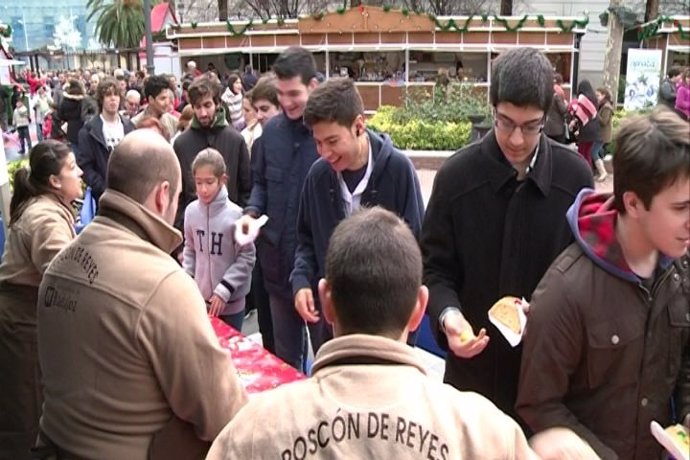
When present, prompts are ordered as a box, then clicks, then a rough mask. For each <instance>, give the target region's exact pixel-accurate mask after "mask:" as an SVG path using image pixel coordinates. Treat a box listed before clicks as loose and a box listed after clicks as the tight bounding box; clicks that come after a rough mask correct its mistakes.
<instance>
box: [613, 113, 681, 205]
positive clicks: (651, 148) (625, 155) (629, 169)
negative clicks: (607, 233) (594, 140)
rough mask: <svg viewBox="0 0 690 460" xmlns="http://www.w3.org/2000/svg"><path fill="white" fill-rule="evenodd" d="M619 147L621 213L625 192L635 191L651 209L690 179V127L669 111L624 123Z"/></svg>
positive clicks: (616, 178)
mask: <svg viewBox="0 0 690 460" xmlns="http://www.w3.org/2000/svg"><path fill="white" fill-rule="evenodd" d="M615 144H616V151H615V152H614V155H613V170H614V172H615V174H614V175H613V195H614V207H615V208H616V210H618V212H619V213H621V214H625V205H624V203H623V194H624V193H625V192H629V191H630V192H635V194H636V195H637V196H638V197H639V198H640V200H642V203H643V204H644V206H645V208H646V209H649V206H650V205H651V204H652V199H653V198H654V197H655V196H656V195H657V194H659V193H660V192H661V191H663V190H664V189H666V188H667V187H669V186H670V185H672V184H673V183H674V182H675V181H676V180H677V179H679V178H681V177H690V124H689V123H687V122H686V121H684V120H682V119H681V118H680V117H679V116H678V115H677V114H676V113H675V112H673V111H672V110H670V109H668V108H657V109H655V110H654V111H653V112H652V113H650V114H645V115H638V116H633V117H630V118H627V119H625V120H623V122H622V123H621V126H620V128H619V129H618V132H617V133H616V137H615Z"/></svg>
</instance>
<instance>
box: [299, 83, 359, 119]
mask: <svg viewBox="0 0 690 460" xmlns="http://www.w3.org/2000/svg"><path fill="white" fill-rule="evenodd" d="M358 115H364V104H363V103H362V97H361V96H360V95H359V92H358V91H357V88H356V87H355V84H354V83H353V82H352V80H350V79H349V78H331V79H330V80H328V81H326V82H325V83H322V84H321V85H319V86H318V87H317V88H316V89H315V90H314V91H312V93H311V94H310V95H309V99H308V100H307V106H306V107H305V109H304V123H305V124H306V125H307V126H313V125H315V124H317V123H320V122H322V121H325V122H336V123H338V124H339V125H341V126H345V127H347V128H349V127H350V126H351V125H352V123H353V122H354V121H355V118H357V116H358Z"/></svg>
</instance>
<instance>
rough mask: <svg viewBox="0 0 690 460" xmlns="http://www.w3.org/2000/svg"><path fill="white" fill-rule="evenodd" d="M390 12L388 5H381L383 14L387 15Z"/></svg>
mask: <svg viewBox="0 0 690 460" xmlns="http://www.w3.org/2000/svg"><path fill="white" fill-rule="evenodd" d="M390 10H391V6H390V5H388V4H386V5H383V11H384V12H386V13H388V12H389V11H390Z"/></svg>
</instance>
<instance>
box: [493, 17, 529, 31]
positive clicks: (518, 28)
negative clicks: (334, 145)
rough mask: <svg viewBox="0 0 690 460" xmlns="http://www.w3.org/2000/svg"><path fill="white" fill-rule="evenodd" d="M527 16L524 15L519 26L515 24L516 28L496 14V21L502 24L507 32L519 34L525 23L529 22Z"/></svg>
mask: <svg viewBox="0 0 690 460" xmlns="http://www.w3.org/2000/svg"><path fill="white" fill-rule="evenodd" d="M527 17H528V16H527V15H524V16H523V17H522V19H520V20H519V21H518V23H517V24H515V26H514V27H511V26H510V24H509V23H508V20H507V19H505V18H499V17H498V16H496V15H495V14H494V20H495V21H496V22H498V23H499V24H501V25H502V26H503V28H505V30H506V31H508V32H517V31H518V30H520V29H522V27H523V26H524V25H525V22H526V21H527Z"/></svg>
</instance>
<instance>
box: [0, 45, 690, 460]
mask: <svg viewBox="0 0 690 460" xmlns="http://www.w3.org/2000/svg"><path fill="white" fill-rule="evenodd" d="M247 75H250V76H251V77H253V78H248V77H247ZM94 77H95V78H94ZM142 77H144V78H142V79H141V81H140V82H139V81H138V79H135V80H134V84H135V86H132V81H131V80H128V79H127V77H126V75H124V74H122V75H120V73H116V75H114V76H113V77H102V76H99V75H97V74H96V75H89V78H88V79H86V80H85V81H87V82H89V89H88V90H87V91H86V92H84V91H82V92H81V93H80V91H81V90H83V86H82V82H81V81H80V79H66V80H64V82H62V83H61V84H64V87H63V88H64V94H62V95H61V96H60V97H61V101H59V102H57V104H56V101H55V99H56V98H57V97H58V95H57V94H56V93H59V91H55V89H54V88H53V91H52V96H51V97H52V100H53V102H52V106H53V107H57V115H56V117H55V119H56V120H57V119H59V120H60V122H61V123H66V126H65V129H64V130H62V131H64V133H65V139H64V140H63V141H59V140H54V139H51V140H45V141H41V142H39V144H38V145H36V146H34V147H33V148H32V147H29V149H30V153H29V163H30V167H29V168H25V169H19V170H18V171H17V173H16V176H15V191H14V195H13V198H12V203H11V215H10V230H9V233H8V237H7V243H6V247H5V254H4V258H3V261H2V264H0V366H1V367H2V368H3V369H6V370H7V369H9V370H10V371H9V372H3V373H0V382H1V383H2V388H3V392H2V393H1V394H0V459H13V460H14V459H29V458H32V459H85V458H94V459H96V458H98V459H121V458H131V459H133V460H136V459H142V460H143V459H153V460H156V459H160V458H180V459H188V458H202V457H203V456H204V455H206V454H207V453H208V456H207V458H209V459H212V460H220V459H231V458H269V457H276V458H282V459H302V458H306V457H313V458H370V457H371V458H396V459H397V458H403V459H405V458H409V459H412V458H440V459H458V460H459V459H462V458H472V459H538V458H542V459H547V460H550V459H554V460H555V459H582V460H590V459H592V460H593V459H597V458H601V459H605V460H609V459H610V460H614V459H621V460H625V459H645V460H646V459H653V458H659V457H660V456H661V455H662V451H663V448H662V447H661V446H660V445H658V444H657V443H656V441H655V440H654V438H653V437H652V434H651V433H650V431H649V425H650V422H652V421H657V422H659V423H661V424H662V425H663V426H669V425H672V424H674V423H680V424H684V425H685V426H686V427H688V428H690V267H689V262H690V256H689V255H688V250H689V248H690V124H689V123H688V122H687V121H685V120H683V119H682V118H681V117H680V116H679V115H678V114H676V113H674V112H672V111H671V110H669V109H658V110H656V111H654V112H652V113H649V114H646V115H639V116H635V117H631V118H630V119H629V120H626V121H624V123H623V124H622V126H621V127H620V129H619V130H618V132H617V133H616V135H615V143H616V152H615V155H614V157H613V162H614V169H615V172H616V174H615V176H614V190H613V193H606V194H602V193H596V192H595V191H594V190H593V188H594V176H593V169H592V168H593V167H595V168H597V169H598V168H599V161H600V159H601V157H600V156H599V155H598V153H597V152H598V151H599V150H601V147H602V145H603V144H604V143H606V142H607V141H610V140H611V136H612V133H611V132H610V130H609V132H608V134H607V135H606V136H602V129H601V128H602V126H601V123H602V120H606V119H608V120H609V121H610V117H611V115H612V113H613V103H612V101H611V97H610V94H608V92H607V91H606V90H605V89H604V88H600V89H599V90H597V92H594V91H593V89H592V87H591V85H590V84H589V83H588V82H581V84H580V85H579V86H578V90H577V94H576V95H575V96H574V97H573V101H571V102H570V103H569V104H568V103H566V100H565V99H566V98H565V95H564V93H563V92H562V90H560V91H559V87H558V82H559V80H558V76H555V75H554V73H553V69H552V66H551V64H550V63H549V61H548V59H547V58H546V57H545V56H544V55H543V54H542V53H540V52H539V51H537V50H534V49H532V48H526V47H523V48H515V49H512V50H510V51H506V52H504V53H502V54H501V55H500V56H499V57H498V58H497V59H496V60H495V62H494V63H493V66H492V76H491V86H490V89H489V92H490V94H489V96H490V102H491V105H492V107H493V118H494V126H493V129H492V130H491V131H490V132H489V133H488V134H487V135H486V136H484V137H483V138H482V139H480V140H479V141H477V142H475V143H472V144H470V145H468V146H465V147H463V148H461V149H460V150H459V151H458V152H457V153H455V154H454V155H452V156H451V157H450V158H448V159H447V160H446V161H445V162H444V164H443V165H442V167H441V168H440V169H439V171H438V172H437V175H436V178H435V182H434V187H433V190H432V193H431V197H430V199H429V202H428V205H427V206H426V207H425V205H424V202H423V199H422V194H421V189H420V183H419V180H418V177H417V174H416V171H415V169H414V167H413V165H412V162H411V161H410V159H409V158H408V157H407V156H406V155H404V154H403V153H402V152H400V151H399V150H398V149H397V148H396V147H395V146H394V145H393V143H392V141H391V139H390V138H389V137H388V136H387V135H385V134H380V133H376V132H374V131H372V130H370V129H368V128H367V127H366V118H365V113H364V107H363V103H362V99H361V97H360V95H359V93H358V91H357V89H356V87H355V85H354V83H353V82H352V80H350V79H341V78H335V79H330V80H327V81H325V82H320V81H319V80H320V79H319V78H318V74H317V70H316V65H315V61H314V58H313V56H312V55H311V53H310V52H309V51H307V50H305V49H303V48H300V47H291V48H288V49H287V50H286V51H284V52H282V53H281V54H280V56H279V57H278V58H277V59H276V61H275V62H274V64H273V67H272V72H271V73H270V74H267V75H264V76H261V77H260V78H258V79H257V78H256V77H255V76H254V75H253V72H252V71H251V69H247V71H246V72H245V74H244V75H242V76H239V75H237V76H236V77H235V76H231V77H230V78H228V80H227V81H226V82H225V86H224V82H222V81H221V80H220V79H219V78H218V76H217V74H216V73H215V72H213V69H209V71H208V72H206V73H201V72H199V71H198V70H197V69H196V65H195V64H194V63H193V62H191V64H190V65H188V66H187V69H186V73H185V76H183V78H182V82H183V83H182V93H181V94H180V96H179V99H180V103H179V104H178V103H175V102H174V101H175V97H176V95H175V93H174V87H175V83H174V81H173V80H172V78H171V77H170V76H163V75H161V76H158V75H154V76H148V77H146V76H144V75H142ZM245 77H246V78H245ZM81 78H82V79H84V74H83V73H82V77H81ZM58 79H59V77H58ZM58 81H59V80H58ZM554 82H555V83H554ZM136 84H140V85H139V86H136ZM554 84H556V86H554ZM58 86H59V85H58ZM40 88H41V86H40V85H39V86H37V87H36V92H37V94H38V93H39V92H40V91H41V89H40ZM597 93H598V96H599V97H600V98H601V100H600V101H597V100H596V98H597V97H598V96H597ZM240 96H241V97H240ZM142 101H143V102H144V107H141V106H137V105H138V104H141V102H142ZM47 105H48V107H50V106H51V103H50V102H48V103H47ZM85 107H90V109H89V110H90V111H91V113H92V115H91V116H90V118H84V115H81V114H83V113H85V112H84V108H85ZM563 108H565V112H564V111H563ZM50 110H51V109H50V108H49V109H48V110H47V112H46V116H47V117H48V116H50V113H51V112H50ZM53 110H54V109H53ZM89 110H87V112H88V111H89ZM609 111H610V112H611V113H608V112H609ZM238 113H239V114H241V116H238ZM553 113H557V114H560V115H561V117H562V118H561V120H562V121H558V122H557V123H553V121H554V120H553V119H551V117H552V114H553ZM78 114H79V116H77V115H78ZM185 114H186V115H185ZM568 114H570V115H568ZM70 121H71V122H72V123H73V125H72V126H70ZM609 121H606V123H609ZM185 123H186V124H185ZM552 125H553V126H552ZM588 126H596V127H597V129H596V132H597V133H598V134H591V133H588ZM552 127H553V128H554V131H551V130H550V129H551V128H552ZM556 128H559V129H562V130H561V131H558V132H556V131H555V129H556ZM604 128H605V127H604ZM571 131H572V132H573V133H575V135H576V136H577V138H578V151H579V153H580V154H578V153H577V152H575V151H573V150H571V149H570V148H569V147H568V146H567V145H565V143H564V142H565V141H566V140H567V139H566V135H569V133H570V132H571ZM592 131H594V130H593V129H592ZM603 131H604V134H606V132H605V129H603ZM550 137H553V139H551V138H550ZM588 155H589V156H588ZM583 158H585V159H587V161H584V160H583ZM592 158H594V162H593V163H592V161H591V159H592ZM597 172H599V176H601V175H602V174H605V171H604V172H603V173H602V172H601V171H597ZM599 178H600V177H599ZM82 180H83V181H84V182H85V183H86V184H87V185H88V186H89V187H91V190H92V193H93V195H94V196H95V197H97V199H98V212H97V215H96V217H95V219H94V220H93V222H91V223H90V224H89V225H87V226H86V227H85V228H84V229H83V231H81V233H80V234H79V235H76V233H75V231H74V218H73V215H72V208H71V205H70V203H71V202H72V201H73V200H75V199H77V198H79V197H80V196H81V193H82V187H81V181H82ZM425 208H426V209H425ZM264 216H267V217H268V220H267V221H266V220H265V218H264ZM262 224H263V226H261V225H262ZM259 227H260V228H259ZM504 296H515V297H517V298H520V297H522V298H524V299H526V300H527V301H529V306H527V304H525V305H526V306H525V311H524V314H526V315H527V324H528V325H527V327H526V329H525V330H522V331H521V334H522V341H523V343H522V344H521V345H519V346H512V345H511V344H509V343H508V342H507V341H506V340H504V339H503V338H502V337H501V334H500V332H499V330H498V329H497V328H496V326H495V325H494V324H492V322H491V321H490V320H489V317H488V315H487V312H488V310H489V309H490V307H491V306H492V305H493V304H494V303H495V302H496V301H497V300H499V299H500V298H502V297H504ZM250 307H254V308H256V309H257V310H258V319H259V327H260V331H261V335H262V339H263V344H264V346H265V347H266V348H267V349H268V350H269V351H271V352H273V353H275V354H276V355H277V356H278V357H279V358H281V359H282V360H283V361H285V362H286V363H287V364H289V365H291V366H293V367H295V368H296V369H298V370H301V371H303V372H305V373H307V374H308V373H311V377H310V378H308V379H307V380H305V381H302V382H297V383H293V384H289V385H285V386H283V387H280V388H277V389H274V390H271V391H267V392H265V393H263V394H260V395H255V396H253V397H252V398H248V396H247V394H246V392H245V390H244V388H243V387H242V383H241V380H240V378H239V376H238V375H237V372H236V370H235V368H234V367H233V364H232V361H231V360H230V359H229V357H228V355H227V352H226V351H225V350H223V349H222V348H221V346H220V344H219V341H218V339H217V338H216V337H215V335H214V332H213V330H212V328H211V325H210V322H209V320H208V316H214V317H215V316H217V317H219V318H220V319H221V320H222V321H225V322H227V323H228V324H229V325H231V326H232V327H234V328H236V329H238V330H240V329H241V328H242V324H243V319H244V313H245V311H246V310H247V308H250ZM425 315H426V316H427V317H428V318H429V320H430V323H431V329H432V331H433V332H434V334H435V335H436V340H437V342H438V343H439V344H440V345H441V347H442V348H444V349H445V350H446V351H447V358H446V366H445V375H444V382H445V383H443V384H441V383H438V382H435V381H433V380H432V379H430V378H429V377H428V376H427V375H426V371H425V370H424V366H423V364H422V363H420V361H419V358H418V357H417V356H416V355H415V353H414V349H413V345H414V343H415V331H416V330H417V329H418V327H419V325H420V323H421V321H422V319H423V317H424V316H425ZM308 341H310V344H311V348H312V349H313V351H314V353H315V361H314V363H313V366H312V367H311V369H310V368H308V366H307V363H306V361H307V349H308ZM528 439H529V441H528ZM209 449H210V450H209ZM30 452H31V453H30Z"/></svg>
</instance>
